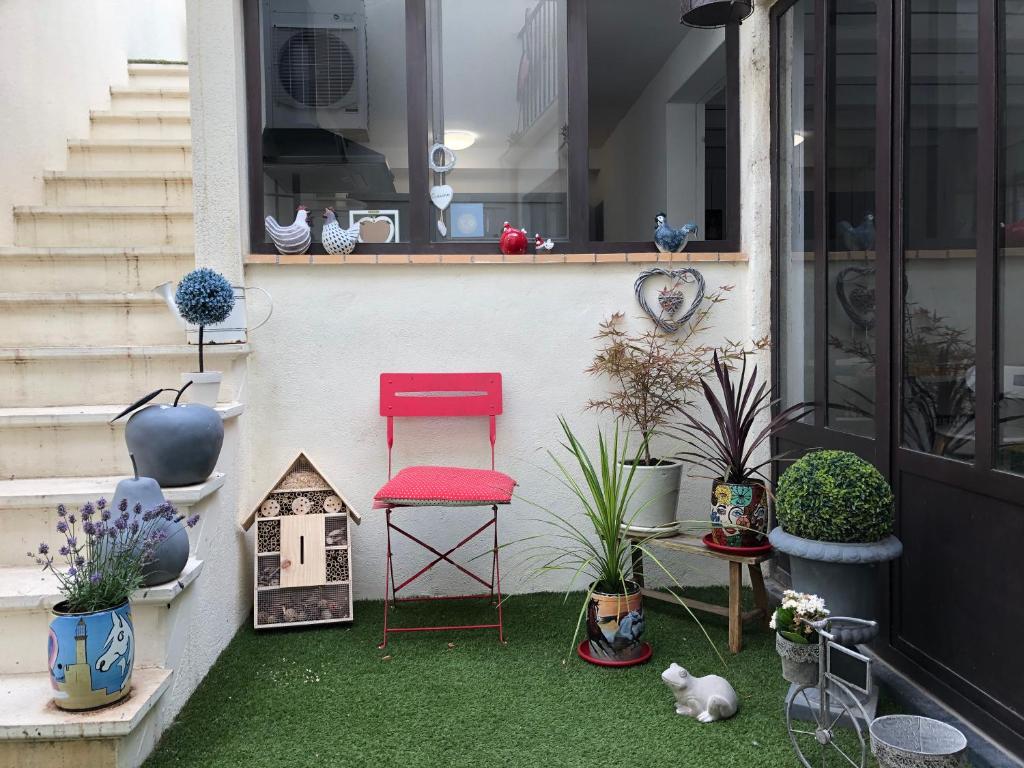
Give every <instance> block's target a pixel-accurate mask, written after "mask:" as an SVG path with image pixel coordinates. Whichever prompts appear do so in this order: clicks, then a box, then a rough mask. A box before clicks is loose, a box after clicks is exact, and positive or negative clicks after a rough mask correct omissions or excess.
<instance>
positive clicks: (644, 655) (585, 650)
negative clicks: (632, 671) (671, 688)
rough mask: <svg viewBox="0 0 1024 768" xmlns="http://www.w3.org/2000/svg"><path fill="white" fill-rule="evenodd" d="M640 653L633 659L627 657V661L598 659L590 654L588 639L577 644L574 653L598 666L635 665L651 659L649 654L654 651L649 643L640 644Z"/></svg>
mask: <svg viewBox="0 0 1024 768" xmlns="http://www.w3.org/2000/svg"><path fill="white" fill-rule="evenodd" d="M640 648H641V651H640V655H639V656H637V657H636V658H635V659H629V660H627V661H612V660H611V659H599V658H597V657H596V656H592V655H591V654H590V641H589V640H584V641H583V642H582V643H580V644H579V647H578V648H577V649H576V653H578V654H579V657H580V658H581V659H583V660H584V661H589V662H590V663H591V664H596V665H597V666H599V667H635V666H636V665H637V664H643V663H644V662H645V661H650V660H651V655H652V654H653V653H654V651H653V650H652V649H651V644H650V643H641V644H640Z"/></svg>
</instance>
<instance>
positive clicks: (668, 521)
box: [625, 459, 683, 536]
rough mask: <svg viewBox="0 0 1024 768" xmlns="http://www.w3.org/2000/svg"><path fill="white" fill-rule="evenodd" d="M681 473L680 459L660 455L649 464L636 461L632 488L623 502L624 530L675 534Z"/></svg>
mask: <svg viewBox="0 0 1024 768" xmlns="http://www.w3.org/2000/svg"><path fill="white" fill-rule="evenodd" d="M626 472H629V468H628V467H626ZM682 474H683V463H682V462H681V461H674V460H672V459H662V460H661V463H660V464H658V465H656V466H652V467H648V466H643V465H637V467H636V469H635V471H634V473H633V486H632V487H633V489H635V492H634V493H633V496H632V497H631V498H630V500H629V501H628V502H627V504H626V514H625V523H626V530H628V531H630V532H631V533H635V534H640V535H644V536H652V535H654V536H657V535H666V536H670V535H672V534H674V533H675V532H676V527H677V523H676V504H677V503H678V501H679V481H680V480H681V479H682Z"/></svg>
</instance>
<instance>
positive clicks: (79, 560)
mask: <svg viewBox="0 0 1024 768" xmlns="http://www.w3.org/2000/svg"><path fill="white" fill-rule="evenodd" d="M75 565H76V566H78V567H79V568H81V567H82V566H84V565H85V558H84V557H82V556H81V555H79V556H78V557H76V558H75Z"/></svg>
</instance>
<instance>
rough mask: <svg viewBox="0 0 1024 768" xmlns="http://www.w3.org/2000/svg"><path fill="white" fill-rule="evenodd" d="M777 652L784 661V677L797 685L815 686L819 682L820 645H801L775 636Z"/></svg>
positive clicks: (778, 635) (777, 635) (780, 636)
mask: <svg viewBox="0 0 1024 768" xmlns="http://www.w3.org/2000/svg"><path fill="white" fill-rule="evenodd" d="M775 651H776V652H777V653H778V654H779V658H780V659H782V676H783V678H785V679H786V680H788V681H789V682H791V683H795V684H796V685H813V684H814V683H817V682H818V658H819V654H818V643H817V641H815V642H814V643H813V644H811V645H801V644H800V643H794V642H793V641H792V640H787V639H786V638H784V637H783V636H782V635H780V634H777V633H776V635H775Z"/></svg>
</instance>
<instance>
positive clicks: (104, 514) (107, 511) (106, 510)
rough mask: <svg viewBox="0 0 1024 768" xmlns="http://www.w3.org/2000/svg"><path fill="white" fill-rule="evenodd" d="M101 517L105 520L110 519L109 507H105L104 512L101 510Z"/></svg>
mask: <svg viewBox="0 0 1024 768" xmlns="http://www.w3.org/2000/svg"><path fill="white" fill-rule="evenodd" d="M100 519H101V520H103V521H104V522H106V521H107V520H109V519H110V510H109V509H104V510H103V511H102V512H100Z"/></svg>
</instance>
